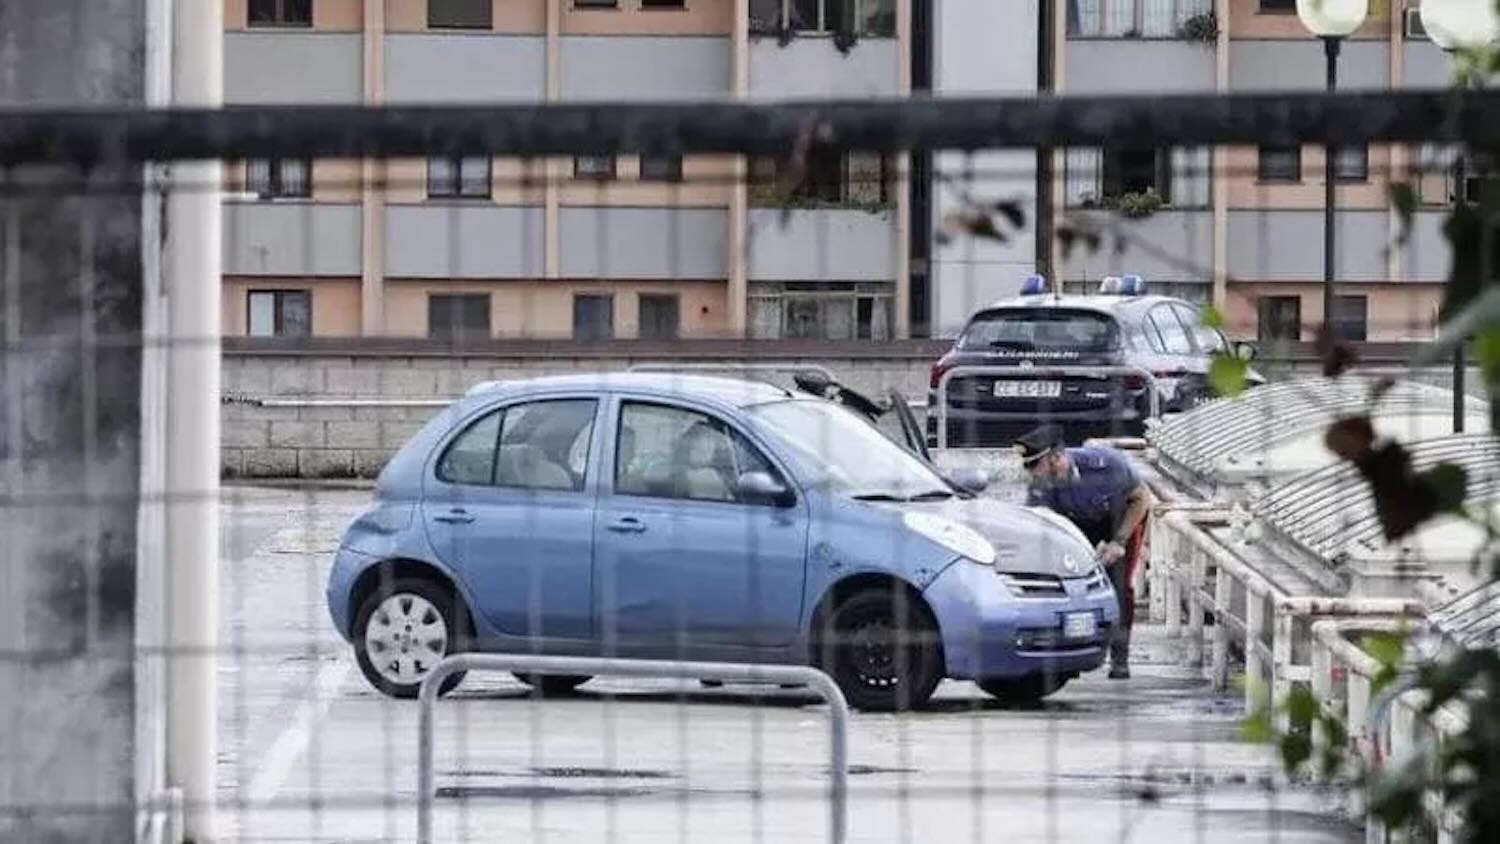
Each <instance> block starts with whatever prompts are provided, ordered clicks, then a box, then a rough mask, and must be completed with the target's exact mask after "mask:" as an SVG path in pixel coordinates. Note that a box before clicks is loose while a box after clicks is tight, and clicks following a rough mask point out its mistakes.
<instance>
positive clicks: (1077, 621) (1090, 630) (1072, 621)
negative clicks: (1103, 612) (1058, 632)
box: [1063, 612, 1099, 639]
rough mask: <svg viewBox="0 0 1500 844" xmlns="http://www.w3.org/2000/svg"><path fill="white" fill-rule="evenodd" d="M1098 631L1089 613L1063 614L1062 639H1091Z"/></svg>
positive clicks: (1096, 624) (1092, 615)
mask: <svg viewBox="0 0 1500 844" xmlns="http://www.w3.org/2000/svg"><path fill="white" fill-rule="evenodd" d="M1098 629H1099V627H1098V622H1097V621H1096V620H1095V619H1094V614H1093V613H1091V612H1069V613H1063V638H1064V639H1091V638H1093V636H1094V633H1095V632H1096V631H1097V630H1098Z"/></svg>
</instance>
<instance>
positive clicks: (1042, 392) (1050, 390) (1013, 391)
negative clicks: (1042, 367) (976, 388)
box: [995, 381, 1062, 399]
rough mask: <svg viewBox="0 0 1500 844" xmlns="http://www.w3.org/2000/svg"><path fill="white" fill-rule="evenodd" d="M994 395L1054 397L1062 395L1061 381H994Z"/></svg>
mask: <svg viewBox="0 0 1500 844" xmlns="http://www.w3.org/2000/svg"><path fill="white" fill-rule="evenodd" d="M995 395H996V396H998V397H1000V398H1006V399H1055V398H1057V397H1058V396H1060V395H1062V382H1061V381H996V382H995Z"/></svg>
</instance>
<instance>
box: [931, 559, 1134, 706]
mask: <svg viewBox="0 0 1500 844" xmlns="http://www.w3.org/2000/svg"><path fill="white" fill-rule="evenodd" d="M1063 583H1064V589H1065V591H1066V594H1065V595H1064V596H1061V597H1055V598H1036V597H1027V598H1021V597H1017V596H1015V595H1013V594H1011V591H1010V589H1009V588H1007V587H1006V585H1005V583H1004V582H1003V581H1002V580H1001V579H1000V578H999V577H998V576H996V574H995V572H994V570H993V569H991V568H990V567H988V566H980V565H975V564H973V563H967V562H960V563H956V564H954V565H951V566H949V567H948V568H947V569H945V570H944V571H943V573H942V574H940V575H939V576H938V577H937V579H936V580H934V581H933V582H932V583H931V584H930V585H928V587H927V589H926V590H924V592H923V594H924V595H925V597H926V598H927V602H928V604H929V605H930V606H931V607H932V610H933V613H934V614H935V615H936V616H937V620H938V626H939V628H940V630H941V631H942V640H943V655H944V658H945V661H946V664H947V674H948V676H949V677H952V678H955V679H964V680H980V679H988V678H1010V677H1024V676H1027V675H1030V674H1037V673H1042V672H1050V673H1053V674H1078V673H1082V672H1085V671H1092V670H1093V669H1095V668H1098V667H1099V666H1100V665H1101V664H1103V662H1104V658H1105V655H1106V653H1107V651H1108V645H1109V634H1110V630H1111V629H1113V627H1114V625H1115V624H1116V622H1118V620H1119V604H1118V601H1117V599H1116V598H1115V593H1114V590H1113V589H1112V588H1110V587H1109V586H1108V585H1106V586H1105V587H1104V588H1102V589H1097V590H1095V591H1092V592H1089V591H1086V590H1085V588H1084V581H1083V580H1082V579H1075V580H1066V581H1063ZM1072 612H1092V613H1094V615H1095V618H1096V621H1097V626H1096V634H1095V635H1094V636H1093V637H1091V638H1088V639H1065V638H1064V637H1063V635H1062V633H1063V616H1064V614H1065V613H1072Z"/></svg>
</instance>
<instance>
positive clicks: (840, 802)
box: [417, 653, 849, 844]
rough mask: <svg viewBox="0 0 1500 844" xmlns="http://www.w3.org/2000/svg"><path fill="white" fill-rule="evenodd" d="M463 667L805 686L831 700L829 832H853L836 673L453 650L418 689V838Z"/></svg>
mask: <svg viewBox="0 0 1500 844" xmlns="http://www.w3.org/2000/svg"><path fill="white" fill-rule="evenodd" d="M458 671H501V672H516V673H521V674H571V675H589V676H595V677H637V678H642V677H646V678H654V679H675V680H719V681H722V682H726V683H776V684H783V685H797V686H806V687H808V688H810V689H812V690H813V691H815V692H817V693H818V694H819V695H820V696H822V698H823V700H825V701H827V703H828V727H829V759H830V771H831V774H832V780H831V782H830V783H829V788H828V804H829V806H828V811H829V818H828V837H829V840H830V841H832V842H834V844H843V842H844V841H845V838H846V836H847V834H848V817H849V814H848V803H849V703H848V701H846V700H845V699H844V693H843V692H841V691H839V687H838V685H837V684H835V683H834V682H833V678H831V677H829V676H828V675H827V674H824V673H823V672H822V671H819V670H818V669H816V668H812V667H809V666H806V665H751V664H747V663H720V662H670V661H666V660H629V659H593V658H585V657H548V656H530V655H522V654H477V653H472V654H454V655H452V656H449V657H447V658H445V659H443V661H441V662H439V663H438V664H437V665H436V666H434V667H433V669H432V672H431V673H429V674H428V675H427V677H426V678H424V679H423V680H422V687H421V690H420V691H419V692H418V694H417V702H418V716H417V717H418V721H417V841H418V844H430V842H431V841H432V804H433V801H434V799H435V798H436V797H437V787H436V785H435V783H434V777H433V761H432V758H433V750H432V744H433V704H434V703H436V702H437V695H438V689H439V688H441V687H442V683H443V680H445V679H447V678H448V676H449V675H451V674H453V673H455V672H458Z"/></svg>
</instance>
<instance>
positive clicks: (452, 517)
mask: <svg viewBox="0 0 1500 844" xmlns="http://www.w3.org/2000/svg"><path fill="white" fill-rule="evenodd" d="M433 518H434V519H436V520H437V521H440V522H443V523H445V524H450V525H466V524H468V523H469V522H472V521H474V514H473V513H470V512H469V511H468V510H465V509H463V508H462V507H454V508H453V509H452V510H449V511H448V512H446V513H444V514H442V515H441V516H433Z"/></svg>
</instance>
